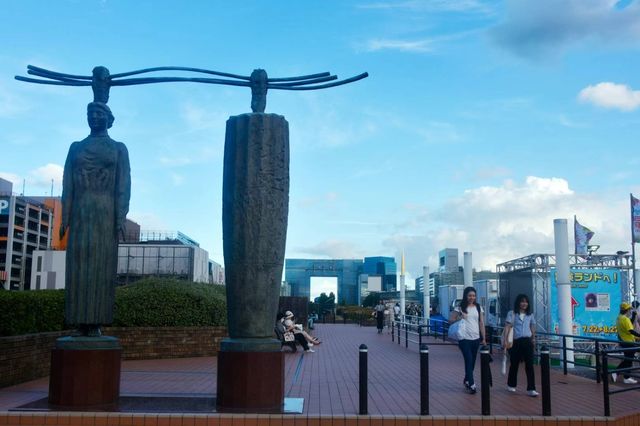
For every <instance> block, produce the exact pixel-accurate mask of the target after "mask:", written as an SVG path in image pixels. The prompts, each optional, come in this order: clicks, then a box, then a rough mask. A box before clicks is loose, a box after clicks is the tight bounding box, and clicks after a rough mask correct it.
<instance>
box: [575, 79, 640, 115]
mask: <svg viewBox="0 0 640 426" xmlns="http://www.w3.org/2000/svg"><path fill="white" fill-rule="evenodd" d="M578 99H579V100H580V101H581V102H586V103H591V104H593V105H597V106H599V107H602V108H616V109H619V110H622V111H632V110H634V109H636V108H638V106H640V90H633V89H632V88H630V87H629V86H627V85H624V84H616V83H611V82H602V83H598V84H596V85H595V86H587V87H585V88H584V89H582V90H581V91H580V93H579V94H578Z"/></svg>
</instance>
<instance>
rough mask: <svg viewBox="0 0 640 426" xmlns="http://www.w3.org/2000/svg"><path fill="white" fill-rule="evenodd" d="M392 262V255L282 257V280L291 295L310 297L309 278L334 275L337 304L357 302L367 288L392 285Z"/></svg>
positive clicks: (386, 287)
mask: <svg viewBox="0 0 640 426" xmlns="http://www.w3.org/2000/svg"><path fill="white" fill-rule="evenodd" d="M396 270H397V267H396V263H395V259H394V258H392V257H383V256H377V257H365V258H364V260H361V259H285V281H286V282H287V285H288V286H289V288H290V293H291V296H297V297H310V294H311V278H312V277H335V278H336V279H337V281H338V286H337V287H338V289H337V293H338V294H337V295H336V300H337V301H338V303H346V304H348V305H359V304H360V303H361V300H362V299H363V298H364V297H366V295H367V294H368V293H369V292H370V291H393V290H395V288H396V280H397V278H396Z"/></svg>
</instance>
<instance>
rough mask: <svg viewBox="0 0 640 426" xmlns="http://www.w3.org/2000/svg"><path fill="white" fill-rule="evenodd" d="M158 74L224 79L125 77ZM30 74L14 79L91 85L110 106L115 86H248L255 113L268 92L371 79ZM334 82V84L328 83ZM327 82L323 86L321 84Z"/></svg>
mask: <svg viewBox="0 0 640 426" xmlns="http://www.w3.org/2000/svg"><path fill="white" fill-rule="evenodd" d="M158 71H186V72H196V73H201V74H210V75H217V76H221V77H226V78H225V79H221V78H203V77H139V78H124V77H129V76H132V75H138V74H145V73H150V72H158ZM27 73H28V74H31V75H35V76H38V77H42V78H43V79H39V78H30V77H22V76H15V78H16V80H20V81H26V82H29V83H39V84H53V85H58V86H91V88H92V89H93V100H94V102H103V103H107V102H108V100H109V90H110V89H111V87H114V86H132V85H136V84H151V83H166V82H176V81H188V82H194V83H209V84H224V85H228V86H247V87H250V88H251V110H252V111H253V112H264V110H265V107H266V105H267V90H268V89H279V90H316V89H326V88H329V87H335V86H341V85H343V84H347V83H352V82H354V81H358V80H361V79H363V78H366V77H368V76H369V74H368V73H366V72H364V73H362V74H358V75H356V76H355V77H351V78H347V79H345V80H340V81H333V80H337V79H338V77H337V76H335V75H331V73H328V72H321V73H317V74H310V75H302V76H297V77H283V78H268V77H267V72H266V71H265V70H262V69H256V70H254V71H253V73H251V76H244V75H238V74H230V73H226V72H219V71H212V70H205V69H202V68H191V67H173V66H171V67H154V68H145V69H142V70H136V71H130V72H124V73H119V74H109V70H108V69H107V68H105V67H102V66H98V67H95V68H94V69H93V73H92V75H91V76H88V75H72V74H64V73H59V72H56V71H49V70H46V69H44V68H39V67H35V66H33V65H29V66H27ZM45 79H46V80H45ZM328 81H331V83H327V82H328ZM318 83H324V84H318Z"/></svg>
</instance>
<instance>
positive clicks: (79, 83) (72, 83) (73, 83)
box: [15, 75, 91, 86]
mask: <svg viewBox="0 0 640 426" xmlns="http://www.w3.org/2000/svg"><path fill="white" fill-rule="evenodd" d="M15 79H16V80H19V81H26V82H27V83H38V84H51V85H54V86H91V82H90V81H55V80H39V79H37V78H29V77H21V76H19V75H16V76H15Z"/></svg>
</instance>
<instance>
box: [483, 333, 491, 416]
mask: <svg viewBox="0 0 640 426" xmlns="http://www.w3.org/2000/svg"><path fill="white" fill-rule="evenodd" d="M490 361H491V355H490V354H489V347H488V346H482V347H481V348H480V394H481V395H480V396H481V397H482V415H483V416H490V415H491V394H490V393H489V392H490V390H489V388H490V386H491V367H490V366H489V362H490Z"/></svg>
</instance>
